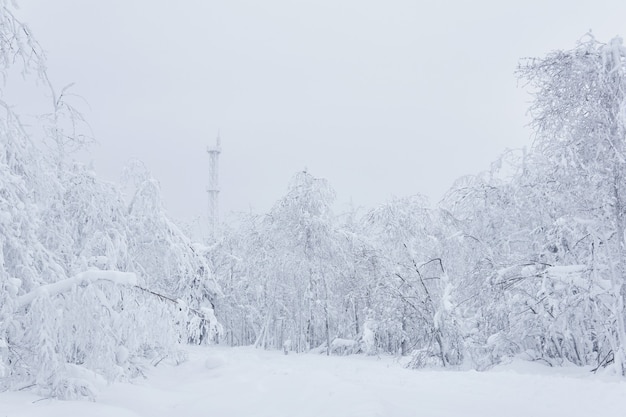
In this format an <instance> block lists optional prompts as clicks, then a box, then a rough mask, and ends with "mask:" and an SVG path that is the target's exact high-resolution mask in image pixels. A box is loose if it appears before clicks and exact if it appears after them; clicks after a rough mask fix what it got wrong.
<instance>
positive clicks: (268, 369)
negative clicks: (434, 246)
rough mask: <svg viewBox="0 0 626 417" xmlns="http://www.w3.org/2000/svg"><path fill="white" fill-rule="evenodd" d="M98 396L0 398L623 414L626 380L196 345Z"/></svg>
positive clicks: (287, 411) (39, 408)
mask: <svg viewBox="0 0 626 417" xmlns="http://www.w3.org/2000/svg"><path fill="white" fill-rule="evenodd" d="M147 377H148V378H147V379H139V380H134V381H132V382H130V383H116V384H112V385H109V386H104V387H102V389H101V391H100V395H99V397H98V399H97V401H96V402H88V401H58V400H53V399H41V398H39V397H37V396H36V395H34V394H32V393H29V392H25V391H23V392H4V393H1V394H0V416H2V417H17V416H24V417H33V416H46V417H54V416H63V417H66V416H91V417H105V416H107V417H108V416H116V417H136V416H146V417H148V416H150V417H159V416H180V417H194V416H247V417H253V416H257V417H261V416H263V417H265V416H266V417H281V416H300V417H308V416H311V417H312V416H315V417H322V416H338V417H339V416H340V417H351V416H354V417H370V416H371V417H373V416H384V417H393V416H429V417H437V416H451V417H452V416H453V417H458V416H464V417H471V416H480V417H487V416H507V417H515V416H523V417H531V416H532V417H541V416H550V417H554V416H568V417H576V416H586V417H588V416H603V417H611V416H624V415H625V414H624V413H625V411H624V410H626V380H623V379H621V378H618V377H613V376H609V375H594V374H591V373H590V372H589V371H588V370H585V369H580V368H574V367H568V368H560V369H555V368H548V367H545V366H543V365H539V364H534V363H528V362H514V363H512V364H509V365H507V366H502V367H499V368H497V369H495V370H492V371H488V372H475V371H442V370H408V369H405V368H403V367H402V364H401V363H399V362H398V361H397V360H396V359H394V358H388V357H383V358H378V357H376V356H344V357H332V356H331V357H326V356H324V355H317V354H293V353H290V354H289V355H284V354H283V353H282V352H277V351H263V350H258V349H254V348H223V347H209V348H189V361H188V362H185V363H183V364H181V365H179V366H176V367H174V366H170V365H165V364H160V365H159V366H158V367H156V368H151V369H150V370H149V372H148V373H147Z"/></svg>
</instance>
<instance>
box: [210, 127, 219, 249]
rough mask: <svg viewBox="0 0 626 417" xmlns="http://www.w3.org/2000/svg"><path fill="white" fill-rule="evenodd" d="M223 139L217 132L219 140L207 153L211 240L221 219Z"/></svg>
mask: <svg viewBox="0 0 626 417" xmlns="http://www.w3.org/2000/svg"><path fill="white" fill-rule="evenodd" d="M221 142H222V138H221V137H220V131H219V129H218V131H217V139H216V141H215V146H209V147H208V148H207V152H208V153H209V186H208V187H207V193H208V194H209V232H210V234H211V238H215V231H216V228H217V223H218V220H219V219H218V218H219V194H220V188H219V162H220V153H222V143H221Z"/></svg>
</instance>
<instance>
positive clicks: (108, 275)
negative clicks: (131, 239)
mask: <svg viewBox="0 0 626 417" xmlns="http://www.w3.org/2000/svg"><path fill="white" fill-rule="evenodd" d="M97 281H109V282H111V283H114V284H118V285H137V276H136V275H135V274H134V273H132V272H120V271H102V270H92V271H84V272H81V273H79V274H76V275H74V276H73V277H71V278H67V279H64V280H62V281H58V282H54V283H52V284H46V285H42V286H40V287H38V288H36V289H34V290H33V291H31V292H29V293H27V294H24V295H22V296H20V297H19V298H18V299H17V303H16V308H17V309H20V308H23V307H26V306H28V305H29V304H30V303H32V302H33V300H34V299H35V298H37V297H39V296H41V295H49V296H54V295H58V294H61V293H63V292H66V291H69V290H71V289H72V288H73V287H74V286H77V285H83V284H91V283H94V282H97Z"/></svg>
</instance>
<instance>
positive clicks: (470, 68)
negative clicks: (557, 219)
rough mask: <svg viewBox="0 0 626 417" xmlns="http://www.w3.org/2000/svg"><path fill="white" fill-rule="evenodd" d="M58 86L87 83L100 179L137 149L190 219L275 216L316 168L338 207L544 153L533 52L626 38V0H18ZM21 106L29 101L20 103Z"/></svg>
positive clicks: (437, 191)
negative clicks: (530, 88) (215, 190)
mask: <svg viewBox="0 0 626 417" xmlns="http://www.w3.org/2000/svg"><path fill="white" fill-rule="evenodd" d="M19 4H20V7H21V9H20V10H19V11H18V16H19V17H20V18H21V19H22V20H24V21H26V22H27V23H28V24H29V26H30V28H31V30H32V31H33V32H34V34H35V36H36V37H37V39H38V40H39V42H40V43H41V44H42V46H43V47H44V49H45V50H46V51H47V53H48V65H49V73H50V78H51V79H52V81H53V83H54V84H56V85H58V86H63V85H65V84H68V83H71V82H75V83H76V86H75V88H74V92H76V93H78V94H80V95H81V96H83V97H84V98H85V99H86V100H87V101H88V103H89V108H86V107H83V110H84V112H85V115H86V117H87V119H88V120H89V122H90V124H91V126H92V129H93V131H94V134H95V136H96V139H97V140H98V141H99V144H98V145H97V146H95V147H94V148H93V150H92V154H91V158H92V159H93V161H94V164H95V167H96V170H97V171H98V173H99V175H100V176H101V177H103V178H105V179H109V180H117V179H118V178H119V174H120V172H121V169H122V167H123V166H124V164H125V163H126V162H127V161H128V160H129V159H130V158H139V159H141V160H143V161H144V162H145V163H146V164H147V165H148V167H149V168H150V169H151V170H152V172H153V175H154V176H155V177H156V178H157V179H158V180H159V181H160V183H161V187H162V191H163V195H164V199H165V203H166V207H167V208H168V210H169V212H170V213H171V214H172V215H173V216H174V217H175V218H177V219H182V220H191V219H193V218H195V217H197V216H203V215H206V210H207V209H206V207H207V195H206V192H205V189H206V186H207V184H208V156H207V154H206V152H205V150H206V147H207V145H210V144H213V143H214V140H215V136H216V133H217V130H218V128H219V129H221V134H222V148H223V153H222V158H221V173H220V176H221V178H220V181H221V188H222V193H221V201H220V203H221V210H222V212H223V213H224V212H229V211H247V210H250V209H251V208H252V209H253V210H255V211H263V210H267V209H268V208H269V207H270V206H271V205H272V204H273V203H274V202H275V201H276V200H277V199H278V198H279V197H280V196H281V195H283V194H284V192H285V191H286V188H287V184H288V182H289V180H290V178H291V176H292V175H293V174H294V173H295V172H296V171H298V170H302V169H303V168H304V167H307V168H308V170H309V172H311V173H312V174H313V175H315V176H317V177H324V178H327V179H328V180H329V181H330V182H331V184H332V185H333V186H334V188H335V189H336V191H337V195H338V200H339V204H338V207H339V208H340V209H341V208H345V207H346V206H347V202H349V201H350V200H352V202H353V204H354V205H355V206H365V207H370V206H374V205H376V204H379V203H383V202H385V201H386V200H387V199H389V198H390V197H391V196H393V195H396V196H404V195H409V194H415V193H422V194H425V195H427V196H429V197H430V199H431V201H432V202H437V201H438V200H439V198H440V197H441V196H442V195H443V193H444V192H445V191H446V189H447V188H448V187H449V186H450V185H451V184H452V182H453V181H454V180H455V179H456V178H458V177H459V176H462V175H465V174H472V173H476V172H478V171H481V170H484V169H486V168H487V167H488V166H489V163H490V162H491V161H493V160H494V159H495V158H496V157H497V156H498V155H499V154H500V153H501V152H502V151H503V150H504V149H505V148H507V147H508V148H516V147H521V146H524V145H530V143H531V139H530V131H529V130H527V129H526V128H525V127H524V125H525V124H526V123H527V120H526V117H525V111H526V107H527V102H528V100H529V97H528V96H527V95H526V94H525V93H524V91H523V89H522V88H521V87H518V86H517V80H516V78H515V76H514V70H515V67H516V65H517V62H518V60H519V58H521V57H528V56H542V55H544V54H545V53H547V52H548V51H550V50H553V49H561V48H562V49H569V48H572V47H573V46H574V45H575V42H576V41H577V40H578V39H579V38H580V37H581V36H582V35H584V34H585V33H586V32H587V31H588V30H589V29H592V30H593V33H594V34H595V35H596V37H597V38H598V39H599V40H602V41H608V40H609V39H610V38H611V37H613V36H615V35H618V34H622V35H626V19H625V16H626V1H623V0H621V1H619V0H617V1H576V0H573V1H561V0H559V1H547V0H541V1H540V0H527V1H523V2H522V1H501V0H500V1H496V0H494V1H484V0H473V1H460V0H458V1H427V0H423V1H417V0H412V1H410V0H385V1H382V0H378V1H370V0H310V1H309V0H304V1H298V0H264V1H258V0H223V1H212V0H194V1H191V0H185V1H177V2H173V1H165V0H158V1H157V0H107V1H97V2H96V1H80V0H74V1H72V0H55V1H50V0H21V1H19ZM18 111H19V109H18Z"/></svg>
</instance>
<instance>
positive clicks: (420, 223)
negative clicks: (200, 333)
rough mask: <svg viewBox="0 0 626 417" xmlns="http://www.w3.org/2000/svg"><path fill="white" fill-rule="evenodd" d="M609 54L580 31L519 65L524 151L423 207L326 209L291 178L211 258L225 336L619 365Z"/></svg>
mask: <svg viewBox="0 0 626 417" xmlns="http://www.w3.org/2000/svg"><path fill="white" fill-rule="evenodd" d="M625 57H626V49H625V48H624V47H623V46H622V43H621V40H620V39H619V38H616V39H614V40H612V41H611V42H610V43H609V44H603V43H600V42H598V41H596V40H595V39H594V38H592V37H590V36H589V37H587V38H585V39H584V40H583V41H581V42H580V43H579V44H578V45H577V47H576V48H574V49H573V50H570V51H556V52H553V53H551V54H549V55H548V56H547V57H545V58H542V59H532V60H528V61H525V62H523V63H522V64H520V67H519V69H518V74H519V76H520V77H521V79H523V80H525V81H526V82H527V84H528V86H529V87H530V88H531V90H532V94H534V103H533V105H532V108H531V113H532V116H533V126H534V129H535V136H536V138H535V143H534V145H533V147H532V148H531V149H530V150H529V151H525V150H524V151H509V152H507V153H505V154H504V155H503V156H502V157H501V158H500V160H498V161H496V162H495V163H494V164H493V166H492V167H491V169H490V170H488V171H486V172H483V173H480V174H478V175H474V176H468V177H465V178H461V179H459V180H458V181H457V182H456V183H455V184H454V185H453V186H452V188H451V189H450V190H449V192H448V193H447V195H446V196H445V198H444V199H443V200H442V201H441V202H440V203H439V204H438V206H437V207H435V208H432V207H431V206H429V204H428V203H427V202H426V201H425V199H424V198H422V197H419V196H413V197H407V198H401V199H395V200H392V201H390V202H388V203H386V204H384V205H382V206H380V207H378V208H376V209H374V210H371V211H370V212H368V213H365V214H362V215H357V214H356V213H347V214H343V215H339V216H337V215H333V214H332V213H331V207H332V204H333V197H334V193H333V191H332V189H331V188H330V187H329V185H328V183H327V182H326V181H324V180H321V179H317V178H314V177H313V176H312V175H310V174H309V173H307V172H301V173H298V174H296V176H295V177H294V178H293V180H292V182H291V184H290V186H289V189H288V192H287V194H286V195H285V196H284V197H283V198H282V199H281V200H279V201H278V202H277V203H276V205H275V206H274V207H273V208H272V210H270V211H269V212H268V213H266V214H263V215H256V216H255V215H249V216H247V217H245V218H242V219H241V220H240V224H239V226H237V227H234V228H231V229H230V230H227V231H226V232H225V233H224V237H223V239H221V240H220V241H219V242H218V244H217V246H216V250H215V252H214V253H213V254H212V257H213V258H212V265H213V266H214V268H215V271H216V274H217V276H218V277H219V279H220V284H221V285H222V287H223V291H224V294H225V297H224V298H221V299H220V300H219V301H218V305H219V306H218V313H219V315H220V317H221V321H222V323H223V324H224V329H225V334H224V337H225V339H226V341H227V342H228V343H230V344H233V345H241V344H251V343H255V344H257V345H259V346H264V347H271V348H284V349H286V350H287V349H291V350H295V351H298V352H301V351H309V350H311V349H315V350H319V351H324V352H326V353H333V352H336V353H346V352H359V351H362V352H368V353H375V352H388V353H394V354H402V355H410V357H411V365H412V366H415V367H421V366H426V365H441V366H461V365H463V366H472V367H475V368H478V369H484V368H487V367H489V366H491V365H493V364H495V363H498V362H499V361H501V360H502V359H503V358H506V357H511V356H514V355H522V356H523V357H525V358H527V359H530V360H540V361H544V362H546V363H549V364H551V365H553V364H560V363H563V362H565V361H567V362H572V363H575V364H578V365H592V366H594V367H602V366H606V365H609V364H613V365H614V366H615V369H617V371H618V372H620V373H622V374H623V373H624V369H625V368H624V366H625V365H624V342H625V337H626V333H625V331H624V297H625V295H626V290H625V288H624V285H623V281H624V273H625V272H624V267H625V264H624V262H625V260H626V259H625V258H624V251H625V244H626V242H625V241H624V240H625V235H624V231H625V225H624V219H625V217H624V205H625V202H624V198H625V197H624V178H623V177H624V172H626V171H625V170H624V168H625V164H626V155H624V148H625V143H624V140H625V134H626V130H625V126H626V123H625V121H626V119H625V115H626V113H625V110H624V109H626V101H625V100H624V98H625V97H624V91H626V73H625V71H626V66H625Z"/></svg>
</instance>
